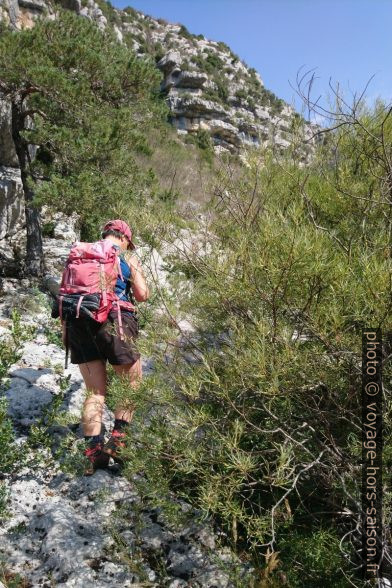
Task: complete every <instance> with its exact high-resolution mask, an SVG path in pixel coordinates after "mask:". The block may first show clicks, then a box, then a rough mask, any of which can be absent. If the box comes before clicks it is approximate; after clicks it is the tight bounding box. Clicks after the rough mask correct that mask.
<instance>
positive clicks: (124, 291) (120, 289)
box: [114, 256, 131, 302]
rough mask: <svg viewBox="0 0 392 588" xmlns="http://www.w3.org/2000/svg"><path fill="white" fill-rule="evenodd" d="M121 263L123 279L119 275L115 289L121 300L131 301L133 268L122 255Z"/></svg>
mask: <svg viewBox="0 0 392 588" xmlns="http://www.w3.org/2000/svg"><path fill="white" fill-rule="evenodd" d="M120 263H121V272H122V275H123V279H121V277H120V275H119V276H118V278H117V282H116V286H115V289H114V291H115V293H116V294H117V296H118V297H119V298H120V299H121V300H126V301H127V302H130V298H129V289H130V279H131V268H130V267H129V265H128V264H127V262H126V261H125V259H124V258H123V257H121V256H120Z"/></svg>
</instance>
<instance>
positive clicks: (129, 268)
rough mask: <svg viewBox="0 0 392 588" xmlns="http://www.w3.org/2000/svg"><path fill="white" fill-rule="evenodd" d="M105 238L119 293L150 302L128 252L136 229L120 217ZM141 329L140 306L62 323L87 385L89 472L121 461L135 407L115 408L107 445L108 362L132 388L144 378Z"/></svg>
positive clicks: (73, 360)
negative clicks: (113, 254) (113, 255)
mask: <svg viewBox="0 0 392 588" xmlns="http://www.w3.org/2000/svg"><path fill="white" fill-rule="evenodd" d="M102 239H103V240H105V241H106V240H109V241H110V243H111V244H113V245H114V246H115V248H116V249H118V250H119V255H120V263H121V270H120V272H119V274H118V277H117V281H116V284H115V290H114V292H115V294H117V296H118V297H119V299H120V300H121V301H125V304H124V305H125V306H126V305H127V303H128V306H129V307H132V304H133V303H134V300H136V301H138V302H143V301H145V300H147V299H148V297H149V295H150V293H149V289H148V286H147V284H146V280H145V277H144V274H143V271H142V268H141V265H140V262H139V260H138V258H137V257H136V255H135V254H130V253H128V255H126V254H125V252H128V251H129V250H134V249H135V245H134V243H133V241H132V231H131V229H130V228H129V226H128V225H127V223H126V222H124V221H122V220H120V219H116V220H112V221H109V222H108V223H106V225H105V226H104V227H103V232H102ZM105 245H106V244H105ZM114 277H115V276H114ZM129 302H130V303H131V304H129ZM120 330H121V334H122V335H123V336H122V337H120ZM138 331H139V329H138V318H137V315H136V309H135V310H133V311H132V310H128V309H124V308H121V311H120V309H117V310H115V309H113V308H112V310H111V311H110V313H109V315H108V317H107V319H106V320H105V321H104V322H102V323H99V322H95V321H91V320H89V319H86V318H73V319H71V320H68V321H67V323H65V322H63V342H64V344H66V346H67V347H69V350H70V353H71V363H74V364H78V365H79V369H80V372H81V374H82V376H83V379H84V383H85V385H86V388H87V397H86V399H85V402H84V405H83V411H82V425H83V433H84V438H85V440H86V441H87V442H88V446H87V448H86V449H85V451H84V454H85V456H86V457H87V458H88V460H89V462H90V464H89V466H88V467H87V468H86V470H85V474H86V475H90V474H93V473H94V471H95V470H96V469H97V468H102V467H106V466H107V465H108V463H109V457H110V456H111V457H112V458H113V459H114V460H115V461H116V462H118V463H122V460H121V457H120V456H119V455H118V454H119V451H120V450H121V448H122V447H124V436H125V433H124V430H125V428H126V427H127V425H128V424H129V423H130V421H131V419H132V416H133V412H134V408H135V407H133V408H132V409H128V410H127V409H124V408H122V407H121V406H118V407H116V410H115V413H114V417H115V422H114V428H113V431H112V433H111V436H110V439H109V440H108V442H107V443H106V444H104V439H103V435H102V434H101V423H102V412H103V406H104V402H105V395H106V384H107V374H106V363H107V361H108V362H109V363H110V364H111V365H112V366H113V369H114V371H115V372H116V374H118V375H120V376H123V377H126V378H128V379H129V382H130V385H131V386H133V387H137V386H138V385H139V383H140V381H141V379H142V366H141V359H140V353H139V352H138V350H137V348H136V346H135V339H136V338H137V336H138Z"/></svg>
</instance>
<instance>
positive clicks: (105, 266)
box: [52, 239, 135, 367]
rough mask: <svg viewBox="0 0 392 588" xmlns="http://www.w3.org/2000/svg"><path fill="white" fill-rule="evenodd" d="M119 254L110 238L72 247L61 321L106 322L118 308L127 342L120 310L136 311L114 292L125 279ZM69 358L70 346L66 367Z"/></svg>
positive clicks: (63, 288) (63, 282)
mask: <svg viewBox="0 0 392 588" xmlns="http://www.w3.org/2000/svg"><path fill="white" fill-rule="evenodd" d="M119 251H120V250H119V249H117V248H116V247H115V246H114V245H113V243H112V242H111V241H110V240H109V239H103V240H101V241H96V242H95V243H83V242H80V241H76V242H75V243H74V244H73V245H72V248H71V250H70V252H69V255H68V259H67V261H66V265H65V269H64V272H63V276H62V279H61V284H60V289H59V293H58V298H57V300H58V316H60V318H61V320H65V322H67V320H70V319H74V318H87V319H90V320H93V321H96V322H99V323H103V322H105V321H106V319H107V317H108V314H109V312H110V311H111V309H112V308H116V309H117V313H118V325H119V331H120V338H121V339H122V340H123V339H124V332H123V328H122V320H121V308H124V309H126V310H133V311H134V310H135V306H134V305H133V304H132V303H131V302H126V301H124V300H120V299H119V297H118V296H117V294H115V292H114V288H115V285H116V281H117V277H118V276H120V277H121V278H122V272H121V264H120V257H119ZM52 316H53V315H52ZM67 359H68V344H66V361H65V365H66V367H67Z"/></svg>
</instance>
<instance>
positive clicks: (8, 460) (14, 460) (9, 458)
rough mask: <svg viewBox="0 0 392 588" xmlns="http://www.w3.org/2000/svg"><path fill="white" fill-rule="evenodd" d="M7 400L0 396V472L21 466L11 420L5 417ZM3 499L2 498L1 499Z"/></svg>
mask: <svg viewBox="0 0 392 588" xmlns="http://www.w3.org/2000/svg"><path fill="white" fill-rule="evenodd" d="M7 406H8V403H7V399H6V398H5V397H4V396H0V471H2V472H4V473H6V472H12V471H14V470H15V467H16V466H18V467H21V466H22V465H23V463H22V462H23V459H21V455H20V448H19V447H18V445H16V443H15V434H14V429H13V426H12V421H11V419H10V418H9V417H8V416H7ZM3 498H4V497H3Z"/></svg>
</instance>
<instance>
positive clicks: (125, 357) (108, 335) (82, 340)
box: [67, 311, 140, 365]
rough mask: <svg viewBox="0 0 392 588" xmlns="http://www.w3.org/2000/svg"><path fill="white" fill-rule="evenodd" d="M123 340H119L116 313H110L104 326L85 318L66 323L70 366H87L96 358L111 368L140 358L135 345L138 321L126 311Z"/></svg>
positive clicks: (122, 315) (123, 314)
mask: <svg viewBox="0 0 392 588" xmlns="http://www.w3.org/2000/svg"><path fill="white" fill-rule="evenodd" d="M121 318H122V326H123V331H124V340H123V341H122V340H121V339H120V332H119V328H118V318H117V311H115V312H111V313H110V314H109V316H108V319H107V321H106V322H104V323H95V322H94V321H89V320H87V319H73V320H72V321H69V322H68V327H67V328H68V346H69V350H70V355H71V363H86V362H88V361H94V360H97V359H103V360H107V361H108V362H109V363H110V364H111V365H123V364H134V363H135V361H137V360H138V359H139V358H140V353H139V352H138V350H137V348H136V346H135V342H134V341H135V339H136V338H137V336H138V334H139V325H138V320H137V318H136V317H135V315H133V314H130V313H129V312H122V313H121Z"/></svg>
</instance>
